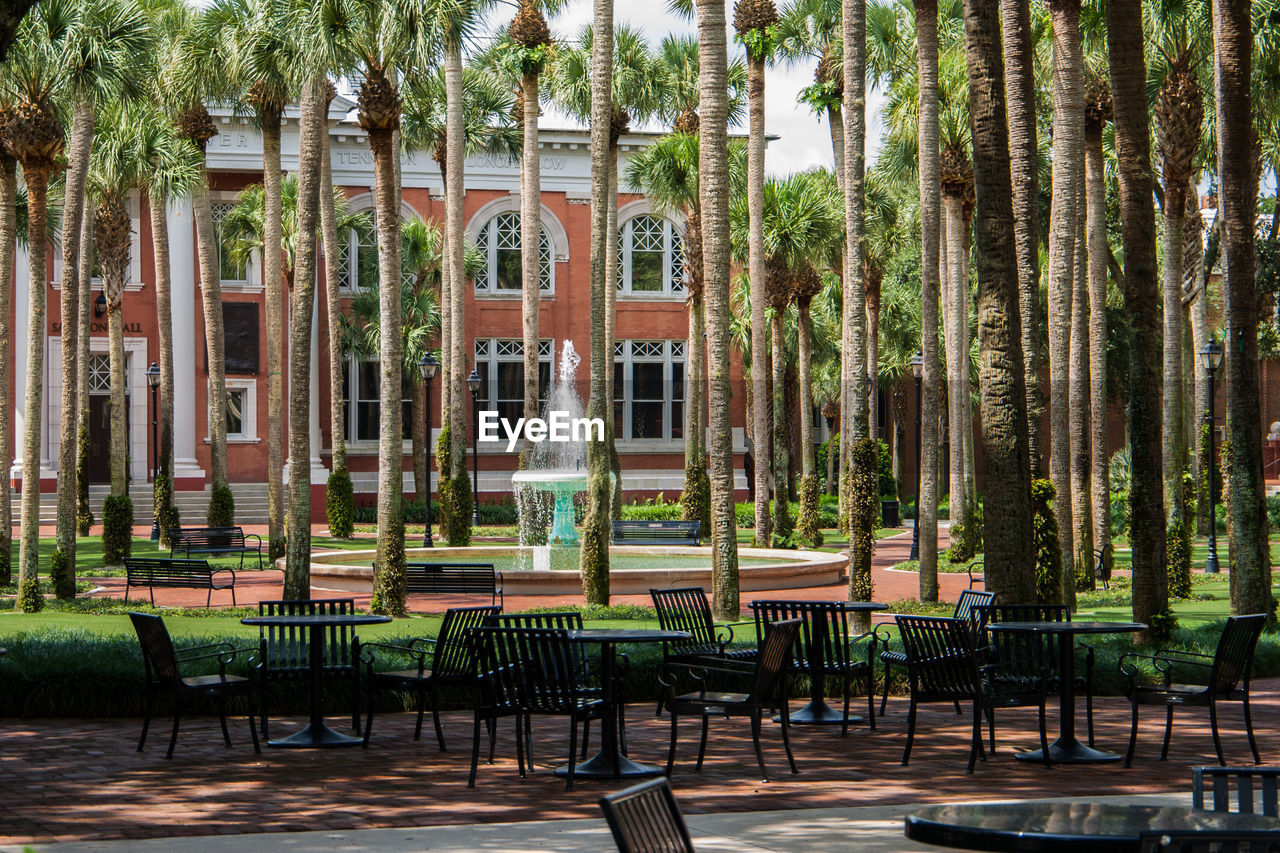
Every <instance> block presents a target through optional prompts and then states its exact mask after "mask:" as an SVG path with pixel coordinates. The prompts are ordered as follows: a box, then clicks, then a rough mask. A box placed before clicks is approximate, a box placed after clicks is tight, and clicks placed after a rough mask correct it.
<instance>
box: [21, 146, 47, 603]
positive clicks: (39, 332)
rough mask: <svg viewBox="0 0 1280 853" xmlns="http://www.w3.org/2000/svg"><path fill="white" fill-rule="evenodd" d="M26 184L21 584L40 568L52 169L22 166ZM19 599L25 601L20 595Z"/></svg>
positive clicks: (34, 577)
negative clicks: (27, 292)
mask: <svg viewBox="0 0 1280 853" xmlns="http://www.w3.org/2000/svg"><path fill="white" fill-rule="evenodd" d="M22 171H23V179H24V180H25V181H26V184H27V249H28V254H27V257H29V258H31V259H32V260H31V263H29V264H28V279H29V296H28V302H27V312H28V313H27V330H28V336H27V377H26V378H27V391H26V400H25V401H24V403H23V411H22V417H23V422H22V423H23V435H22V520H21V525H22V544H21V546H20V548H19V551H18V553H19V568H18V587H19V590H20V591H21V590H22V588H23V587H24V586H27V587H28V588H29V587H30V586H31V585H33V584H36V583H37V582H38V576H39V573H40V422H41V414H42V409H43V403H44V341H45V336H44V328H45V290H46V287H47V282H46V280H45V263H44V259H45V257H46V255H47V253H48V239H47V237H46V233H47V232H46V222H47V220H48V216H49V206H48V205H49V174H48V172H46V171H45V170H44V169H39V168H33V169H28V168H25V167H24V168H23V170H22ZM18 600H19V603H21V601H22V597H21V595H19V599H18Z"/></svg>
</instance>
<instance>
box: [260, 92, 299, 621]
mask: <svg viewBox="0 0 1280 853" xmlns="http://www.w3.org/2000/svg"><path fill="white" fill-rule="evenodd" d="M260 118H261V119H262V191H263V192H262V195H263V208H264V209H263V217H262V219H263V224H262V281H263V286H264V289H265V291H266V301H267V312H266V313H267V540H268V548H267V550H268V551H269V552H270V555H271V557H270V558H271V559H272V560H275V559H276V558H277V557H280V556H281V555H283V553H284V513H285V507H284V418H285V412H284V374H283V373H282V372H281V371H282V370H283V369H284V359H283V353H282V349H283V347H284V282H283V278H282V276H281V271H280V266H281V262H282V258H283V255H282V233H281V232H282V221H281V218H282V216H283V210H282V202H281V200H280V180H281V177H280V112H279V110H276V109H272V108H266V109H264V110H263V111H262V112H261V113H260ZM299 145H301V141H300V142H299ZM298 206H299V208H301V207H302V204H301V199H299V205H298ZM301 249H302V246H301V240H300V239H299V245H298V248H297V250H296V251H297V252H298V254H301ZM294 269H295V279H296V272H297V261H296V260H295V261H294ZM309 325H310V321H309V320H308V326H309ZM292 332H293V329H292V327H290V336H291V337H292ZM307 352H308V354H310V349H308V350H307ZM292 363H293V362H292V359H290V368H289V372H290V373H291V374H292V373H293V367H292ZM308 387H309V386H308ZM290 396H294V395H292V394H291V395H290ZM289 410H290V413H291V414H292V410H293V402H292V401H290V403H289ZM289 443H290V445H292V444H293V437H292V435H290V438H289ZM306 464H307V466H308V471H310V464H311V463H310V460H307V462H306ZM296 475H297V471H295V470H294V469H293V468H292V467H291V468H290V469H289V479H290V480H291V481H292V479H293V478H294V476H296ZM289 491H290V493H291V494H292V492H293V488H292V486H291V487H290V489H289ZM307 524H308V525H310V519H308V521H307ZM308 529H310V527H309V526H308ZM307 594H308V595H309V594H310V593H309V592H308V593H307ZM303 597H306V596H305V595H304V596H303Z"/></svg>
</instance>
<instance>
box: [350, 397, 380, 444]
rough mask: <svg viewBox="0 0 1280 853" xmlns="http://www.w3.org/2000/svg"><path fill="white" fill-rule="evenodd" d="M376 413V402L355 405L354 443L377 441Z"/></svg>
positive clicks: (377, 414) (377, 413) (378, 415)
mask: <svg viewBox="0 0 1280 853" xmlns="http://www.w3.org/2000/svg"><path fill="white" fill-rule="evenodd" d="M380 417H381V415H380V414H379V412H378V404H377V403H376V402H373V403H366V402H359V403H357V404H356V441H377V440H378V433H379V430H378V419H379V418H380Z"/></svg>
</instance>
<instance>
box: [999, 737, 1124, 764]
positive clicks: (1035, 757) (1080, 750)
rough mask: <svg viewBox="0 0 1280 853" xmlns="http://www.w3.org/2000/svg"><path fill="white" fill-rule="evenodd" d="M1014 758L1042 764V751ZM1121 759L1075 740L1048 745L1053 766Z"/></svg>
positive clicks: (1022, 753) (1034, 751) (1056, 741)
mask: <svg viewBox="0 0 1280 853" xmlns="http://www.w3.org/2000/svg"><path fill="white" fill-rule="evenodd" d="M1015 757H1016V758H1018V759H1019V760H1020V761H1041V762H1042V761H1044V751H1043V750H1040V749H1036V750H1032V751H1031V752H1019V753H1018V754H1017V755H1016V756H1015ZM1123 757H1124V756H1122V755H1120V754H1119V753H1115V752H1107V751H1106V750H1104V749H1094V748H1093V747H1091V746H1085V745H1084V744H1083V743H1081V742H1080V741H1078V740H1076V739H1075V738H1071V739H1070V740H1064V739H1063V738H1058V739H1057V740H1055V741H1054V742H1053V743H1051V744H1049V760H1050V761H1052V762H1053V763H1054V764H1101V763H1103V762H1107V761H1119V760H1120V759H1121V758H1123Z"/></svg>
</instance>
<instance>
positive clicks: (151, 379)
mask: <svg viewBox="0 0 1280 853" xmlns="http://www.w3.org/2000/svg"><path fill="white" fill-rule="evenodd" d="M147 384H148V385H150V386H151V453H152V456H151V459H152V462H151V482H152V483H153V484H154V483H155V481H156V480H158V479H159V478H160V443H159V441H158V440H157V438H156V429H157V427H158V426H159V420H160V407H159V406H157V405H156V391H157V390H159V388H160V365H158V364H156V363H155V362H154V361H153V362H151V366H150V367H148V368H147ZM151 505H152V511H151V541H152V542H159V541H160V508H159V507H157V506H156V505H155V501H154V500H153V501H152V502H151Z"/></svg>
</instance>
